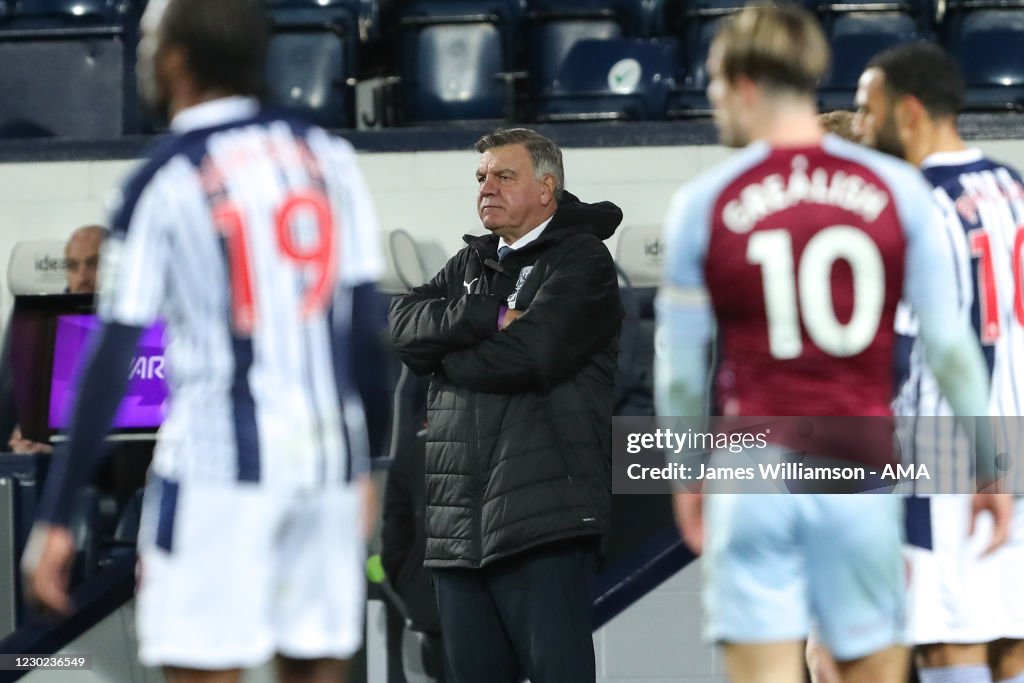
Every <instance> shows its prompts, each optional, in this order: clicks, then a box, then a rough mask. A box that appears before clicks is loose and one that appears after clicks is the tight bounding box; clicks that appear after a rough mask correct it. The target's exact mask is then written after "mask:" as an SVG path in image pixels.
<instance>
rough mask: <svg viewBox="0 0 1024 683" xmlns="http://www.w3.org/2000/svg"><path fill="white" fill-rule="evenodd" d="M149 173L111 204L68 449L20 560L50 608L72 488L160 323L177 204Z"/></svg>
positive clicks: (89, 465)
mask: <svg viewBox="0 0 1024 683" xmlns="http://www.w3.org/2000/svg"><path fill="white" fill-rule="evenodd" d="M143 169H145V167H143ZM148 177H149V176H144V175H141V174H140V175H139V176H136V177H135V178H133V179H130V180H129V181H128V183H127V184H126V187H127V188H129V189H130V188H132V187H137V186H138V184H139V183H144V184H143V185H142V189H141V191H139V192H122V193H119V194H118V195H117V197H118V198H120V201H119V202H118V203H117V205H116V206H114V207H113V209H114V211H113V215H112V217H111V221H110V225H111V227H112V234H111V236H110V237H109V238H107V240H106V241H105V242H104V244H103V249H102V252H101V261H102V264H103V267H102V279H101V282H100V288H99V301H98V307H97V310H98V314H99V317H100V319H101V320H102V321H103V324H102V326H101V327H100V329H99V331H98V333H97V334H96V335H95V337H94V338H93V340H92V341H91V345H90V350H89V352H88V354H87V359H88V360H87V362H86V364H85V366H84V370H83V372H82V375H81V377H80V378H79V381H78V391H77V393H76V395H75V407H74V410H73V412H72V417H71V425H70V434H69V441H68V444H67V449H66V450H64V451H63V452H58V453H56V454H55V455H54V457H53V460H52V461H51V463H50V471H49V474H48V476H47V482H46V488H45V489H44V491H43V497H42V501H41V505H40V513H39V518H38V521H37V523H36V525H35V526H34V527H33V529H32V534H31V537H30V543H29V545H28V547H26V550H25V555H24V557H23V561H22V568H23V570H24V571H25V574H26V576H25V586H26V589H27V591H28V592H29V594H30V597H32V596H35V597H37V598H38V599H39V601H40V602H42V603H43V604H44V605H45V606H46V607H48V608H49V609H53V610H58V611H66V610H67V609H69V608H70V603H69V601H68V597H67V579H68V576H67V569H68V566H69V564H70V561H71V558H72V554H73V552H74V544H73V542H72V539H71V535H70V533H69V532H68V529H67V524H68V519H69V517H70V511H71V507H72V503H73V499H74V496H75V493H76V492H77V490H78V488H79V487H80V486H81V485H82V484H83V483H84V482H86V481H88V480H89V479H90V478H91V476H92V473H93V471H94V470H95V468H96V466H97V464H98V463H99V461H100V459H101V457H102V455H103V453H102V450H103V449H102V445H103V439H104V437H105V436H106V433H107V431H108V430H109V429H110V425H111V423H112V422H113V420H114V415H115V414H116V412H117V407H118V405H119V404H120V402H121V398H122V397H123V396H124V393H125V390H126V388H127V385H128V379H129V374H130V366H131V361H132V357H133V355H134V353H135V349H136V345H137V344H138V340H139V336H140V335H141V333H142V330H143V329H145V328H146V327H148V326H149V325H151V324H152V323H153V322H154V321H155V320H156V318H157V316H158V314H159V311H160V307H161V305H162V303H163V300H164V294H165V292H166V291H167V287H166V278H167V270H168V267H167V266H168V259H169V258H170V249H169V248H168V245H169V244H170V240H169V239H168V236H167V235H168V229H169V226H170V225H171V223H170V221H171V220H173V218H172V216H173V214H174V211H175V209H176V208H177V207H176V202H175V194H174V193H173V191H163V192H162V191H161V189H160V188H161V186H162V185H163V186H164V187H170V185H169V184H163V183H161V182H160V181H158V180H156V179H155V178H154V180H153V181H152V182H149V181H148V180H147V178H148ZM125 196H129V200H128V201H124V197H125Z"/></svg>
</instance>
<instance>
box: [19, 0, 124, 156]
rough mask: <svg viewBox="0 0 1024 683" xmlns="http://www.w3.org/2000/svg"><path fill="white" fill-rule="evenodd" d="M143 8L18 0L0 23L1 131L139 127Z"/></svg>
mask: <svg viewBox="0 0 1024 683" xmlns="http://www.w3.org/2000/svg"><path fill="white" fill-rule="evenodd" d="M136 12H137V8H136V7H135V5H134V4H132V3H128V2H114V1H113V0H81V1H78V0H75V1H72V0H19V1H18V2H16V3H15V4H14V5H13V7H12V11H11V12H10V15H9V16H8V17H7V19H6V20H4V21H2V22H0V62H2V63H3V64H4V68H3V70H0V91H2V92H3V93H4V97H3V98H2V100H0V136H2V137H41V136H57V137H69V138H110V137H117V136H120V135H123V134H124V133H131V132H136V131H137V128H138V125H139V124H138V121H139V114H138V108H137V105H136V97H135V78H134V74H133V69H134V64H135V45H136V43H137V41H138V36H137V19H138V16H137V13H136Z"/></svg>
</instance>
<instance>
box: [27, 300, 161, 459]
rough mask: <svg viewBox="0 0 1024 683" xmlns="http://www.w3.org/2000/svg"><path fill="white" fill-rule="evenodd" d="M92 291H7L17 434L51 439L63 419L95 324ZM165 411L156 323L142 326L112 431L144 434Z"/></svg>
mask: <svg viewBox="0 0 1024 683" xmlns="http://www.w3.org/2000/svg"><path fill="white" fill-rule="evenodd" d="M93 298H94V297H93V296H92V295H89V294H62V295H41V296H19V297H16V298H15V302H14V314H13V316H12V318H11V331H10V336H9V340H8V343H9V348H10V360H11V371H12V375H13V380H14V382H13V383H14V393H15V406H16V409H17V414H18V422H19V424H20V425H21V429H22V434H23V435H24V436H25V438H28V439H31V440H33V441H44V442H45V441H54V440H60V439H61V438H63V435H64V433H65V430H66V429H67V428H68V427H69V426H70V423H71V416H72V411H73V409H74V399H75V390H76V388H77V384H78V377H79V374H80V373H81V369H82V365H83V364H84V362H85V361H86V359H87V356H88V350H89V348H90V339H91V337H92V335H94V334H95V332H96V331H97V330H98V329H99V327H100V324H101V323H100V321H99V319H98V318H97V317H96V315H95V313H94V312H93V304H94V302H93ZM166 411H167V384H166V382H165V373H164V326H163V324H162V323H157V324H155V325H153V326H152V327H150V328H148V329H146V330H145V332H143V334H142V337H141V338H140V340H139V345H138V349H137V350H136V353H135V355H134V357H133V358H132V363H131V367H130V369H129V380H128V390H127V393H126V394H125V397H124V400H122V402H121V405H120V407H119V408H118V411H117V415H116V417H115V418H114V425H113V436H114V438H121V439H125V438H152V437H153V436H154V435H155V433H156V431H157V429H158V428H159V426H160V424H161V423H162V422H163V419H164V417H165V415H166Z"/></svg>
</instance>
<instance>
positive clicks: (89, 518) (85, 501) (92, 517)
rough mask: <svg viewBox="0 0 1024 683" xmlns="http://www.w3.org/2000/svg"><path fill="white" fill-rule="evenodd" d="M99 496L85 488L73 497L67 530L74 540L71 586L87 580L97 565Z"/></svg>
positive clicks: (91, 488)
mask: <svg viewBox="0 0 1024 683" xmlns="http://www.w3.org/2000/svg"><path fill="white" fill-rule="evenodd" d="M99 500H100V495H99V492H98V491H97V490H96V488H95V487H92V486H87V487H85V488H83V489H81V490H80V491H79V492H78V493H77V494H76V495H75V502H74V504H73V505H72V508H71V518H70V520H69V529H70V530H71V535H72V536H73V537H74V540H75V556H74V562H73V564H72V567H71V584H72V585H74V584H77V583H81V582H82V580H84V579H86V578H88V577H89V576H90V575H92V574H93V572H95V571H96V567H97V566H98V564H99V550H100V545H99V533H98V528H99V526H100V503H99Z"/></svg>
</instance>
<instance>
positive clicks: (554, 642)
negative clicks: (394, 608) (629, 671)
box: [434, 542, 597, 683]
mask: <svg viewBox="0 0 1024 683" xmlns="http://www.w3.org/2000/svg"><path fill="white" fill-rule="evenodd" d="M596 571H597V551H596V547H595V545H594V544H592V543H582V542H572V543H566V544H559V545H552V546H546V547H544V548H542V549H538V550H531V551H528V552H526V553H523V554H522V555H519V556H516V557H513V558H509V559H505V560H501V561H499V562H496V563H495V564H493V565H489V566H487V567H484V568H483V569H438V570H434V582H435V585H436V588H437V604H438V610H439V612H440V615H441V636H442V639H443V641H444V650H445V655H446V663H447V670H448V676H447V680H448V682H449V683H517V682H518V681H521V680H523V679H524V678H529V679H530V682H531V683H594V680H595V670H594V641H593V637H592V628H593V605H594V580H595V574H596Z"/></svg>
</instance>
